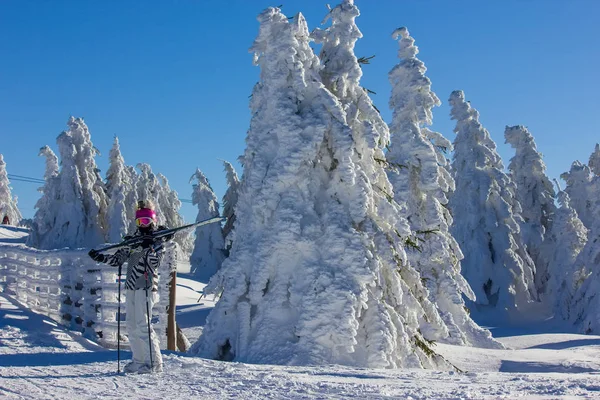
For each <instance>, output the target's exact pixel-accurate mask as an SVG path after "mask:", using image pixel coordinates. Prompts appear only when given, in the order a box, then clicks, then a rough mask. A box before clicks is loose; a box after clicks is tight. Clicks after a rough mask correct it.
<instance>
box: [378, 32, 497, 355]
mask: <svg viewBox="0 0 600 400" xmlns="http://www.w3.org/2000/svg"><path fill="white" fill-rule="evenodd" d="M393 38H394V39H396V40H398V39H399V46H400V49H399V51H398V58H399V59H400V62H399V63H398V64H397V65H396V66H395V67H394V68H393V69H392V70H391V71H390V73H389V80H390V83H391V85H392V94H391V97H390V108H391V109H392V112H393V119H392V123H391V124H390V132H391V143H390V146H389V151H388V153H387V161H388V163H389V166H390V167H391V168H390V169H389V172H388V177H389V179H390V181H391V183H392V185H393V187H394V198H395V199H397V200H398V201H399V202H402V203H404V204H406V211H405V214H406V218H407V219H408V222H409V224H410V227H411V229H412V230H413V232H415V238H416V239H415V243H416V244H417V246H415V247H413V248H409V249H408V250H407V254H408V259H409V261H410V263H411V264H412V265H413V266H414V267H415V268H416V269H417V270H418V271H419V273H420V274H421V279H423V280H424V281H425V285H426V287H427V289H428V291H429V298H430V300H431V301H432V302H433V303H435V304H436V305H437V307H438V308H439V310H440V312H441V315H442V318H443V320H444V324H445V325H446V327H447V329H448V331H449V337H448V338H447V339H446V338H444V339H445V340H446V341H449V342H450V343H454V344H471V345H478V346H485V347H490V346H491V347H499V344H498V343H497V342H495V341H494V340H493V339H492V338H491V333H490V332H489V331H487V330H484V329H482V328H480V327H479V326H477V324H475V322H473V320H472V319H471V318H470V317H469V314H468V312H467V310H466V307H465V302H464V300H463V298H462V295H465V296H466V297H468V298H469V299H471V300H475V295H474V294H473V291H472V290H471V288H470V287H469V284H468V283H467V282H466V280H465V279H464V278H463V276H462V275H461V273H460V268H461V266H460V260H461V259H462V258H463V254H462V252H461V251H460V248H459V246H458V243H457V242H456V240H455V239H454V237H452V235H451V234H450V232H449V227H450V226H451V225H452V216H451V215H450V212H449V211H448V209H447V207H446V206H447V204H448V193H449V192H450V191H453V190H454V179H453V178H452V176H451V175H450V172H448V169H449V162H448V160H447V158H446V156H445V152H446V151H447V150H452V144H451V143H450V141H449V140H447V139H446V138H444V137H443V136H442V135H441V134H440V133H438V132H433V131H431V130H430V129H428V128H427V126H430V125H431V124H432V122H433V121H432V118H433V113H432V109H433V107H434V106H439V105H440V104H441V103H440V100H439V99H438V97H437V96H436V95H435V93H434V92H433V91H432V90H431V81H430V80H429V78H428V77H427V76H425V72H426V71H427V68H426V67H425V64H424V63H423V62H422V61H421V60H419V59H418V58H417V54H418V52H419V50H418V48H417V46H415V44H414V42H415V41H414V39H413V38H412V37H411V36H410V34H409V32H408V29H406V28H400V29H398V30H396V31H395V32H394V34H393ZM399 166H401V167H399Z"/></svg>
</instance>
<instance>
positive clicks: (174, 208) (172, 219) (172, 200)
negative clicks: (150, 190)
mask: <svg viewBox="0 0 600 400" xmlns="http://www.w3.org/2000/svg"><path fill="white" fill-rule="evenodd" d="M158 180H159V182H160V193H159V196H158V204H159V205H160V209H161V211H162V213H163V216H164V223H165V225H166V226H167V227H169V228H176V227H178V226H182V225H184V223H185V222H184V220H183V217H182V216H181V214H180V213H179V210H180V209H181V201H180V200H179V196H178V194H177V192H176V191H175V190H173V189H171V187H170V186H169V181H168V180H167V178H166V177H165V176H164V175H163V174H158ZM175 241H176V242H177V244H179V249H180V250H181V251H182V252H183V254H185V255H186V257H187V256H188V255H189V254H190V253H191V252H192V249H193V246H194V245H193V240H192V238H191V236H190V235H187V234H179V235H175Z"/></svg>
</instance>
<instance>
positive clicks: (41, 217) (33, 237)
mask: <svg viewBox="0 0 600 400" xmlns="http://www.w3.org/2000/svg"><path fill="white" fill-rule="evenodd" d="M38 155H39V156H44V157H46V170H45V172H44V181H45V183H44V186H42V187H41V188H39V189H38V191H39V192H41V193H42V196H41V197H40V198H39V199H38V201H37V202H36V203H35V208H36V210H37V211H36V213H35V216H34V218H33V224H32V229H31V234H30V235H29V236H28V238H27V245H28V246H31V247H37V248H40V247H42V246H43V244H42V243H44V242H45V241H46V240H47V239H46V236H47V234H48V232H50V231H51V230H52V227H53V226H54V223H55V216H56V213H55V211H54V210H53V207H55V206H56V205H57V200H58V189H59V183H60V180H59V179H58V173H59V167H58V157H56V154H54V152H53V151H52V149H51V148H50V147H48V146H44V147H42V148H41V149H40V152H39V154H38Z"/></svg>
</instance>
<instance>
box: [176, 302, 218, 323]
mask: <svg viewBox="0 0 600 400" xmlns="http://www.w3.org/2000/svg"><path fill="white" fill-rule="evenodd" d="M212 309H213V307H205V306H204V305H201V304H189V305H185V306H177V325H179V327H180V328H191V327H194V326H204V325H205V324H206V317H208V314H209V313H210V312H211V310H212Z"/></svg>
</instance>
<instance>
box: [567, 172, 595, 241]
mask: <svg viewBox="0 0 600 400" xmlns="http://www.w3.org/2000/svg"><path fill="white" fill-rule="evenodd" d="M593 176H594V174H593V173H592V171H591V170H590V167H588V166H587V165H585V164H582V163H581V162H579V161H574V162H573V164H571V169H570V170H569V172H564V173H562V174H561V175H560V177H561V178H562V179H564V180H565V182H566V183H567V186H566V187H565V192H567V194H568V195H569V198H570V199H571V206H572V207H573V208H574V209H575V211H577V215H578V216H579V219H581V222H583V224H584V225H585V227H586V228H588V229H591V228H592V225H593V223H594V218H593V213H592V202H593V201H594V200H595V199H594V197H593V196H594V194H593V193H592V192H591V182H592V178H593Z"/></svg>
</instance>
